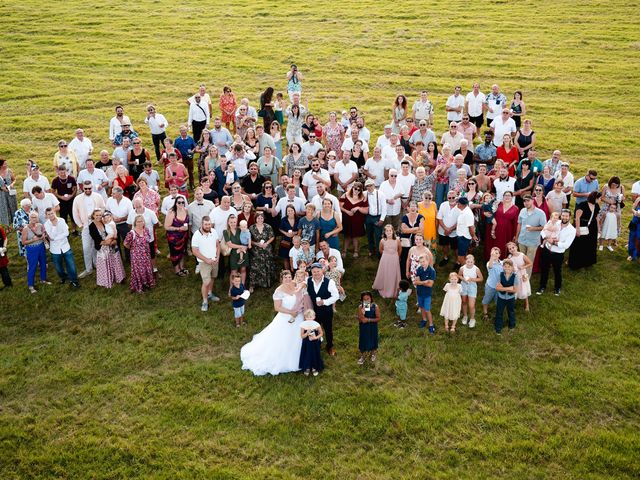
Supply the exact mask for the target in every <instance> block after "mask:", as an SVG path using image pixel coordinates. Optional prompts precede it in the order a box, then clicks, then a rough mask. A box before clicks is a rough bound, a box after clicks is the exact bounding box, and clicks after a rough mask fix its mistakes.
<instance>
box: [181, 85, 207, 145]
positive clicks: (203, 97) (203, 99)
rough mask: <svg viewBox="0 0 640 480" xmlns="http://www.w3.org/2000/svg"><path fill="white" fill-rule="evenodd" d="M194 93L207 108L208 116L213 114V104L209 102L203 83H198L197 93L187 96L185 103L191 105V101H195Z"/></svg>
mask: <svg viewBox="0 0 640 480" xmlns="http://www.w3.org/2000/svg"><path fill="white" fill-rule="evenodd" d="M196 95H197V96H199V97H200V101H201V102H202V104H203V105H206V107H207V110H208V111H209V116H211V115H212V114H213V105H212V104H211V97H210V96H209V94H208V93H207V86H206V85H205V84H204V83H201V84H200V87H199V88H198V93H195V94H193V95H191V96H190V97H189V98H187V105H191V104H192V103H193V102H195V99H196ZM196 141H197V140H196Z"/></svg>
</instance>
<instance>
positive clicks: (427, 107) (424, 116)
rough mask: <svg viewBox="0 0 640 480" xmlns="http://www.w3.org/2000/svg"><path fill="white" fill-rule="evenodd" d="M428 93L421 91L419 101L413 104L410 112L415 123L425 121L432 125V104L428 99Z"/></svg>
mask: <svg viewBox="0 0 640 480" xmlns="http://www.w3.org/2000/svg"><path fill="white" fill-rule="evenodd" d="M428 95H429V92H427V91H426V90H422V92H420V100H416V101H415V102H414V103H413V107H412V108H411V111H412V112H413V119H414V120H415V121H416V123H420V120H426V121H427V122H428V124H429V125H432V124H433V104H432V103H431V100H429V98H428Z"/></svg>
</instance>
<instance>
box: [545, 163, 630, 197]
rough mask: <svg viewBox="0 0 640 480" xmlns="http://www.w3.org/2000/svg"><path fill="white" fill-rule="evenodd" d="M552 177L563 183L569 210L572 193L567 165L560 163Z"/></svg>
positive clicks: (571, 179)
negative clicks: (558, 169)
mask: <svg viewBox="0 0 640 480" xmlns="http://www.w3.org/2000/svg"><path fill="white" fill-rule="evenodd" d="M554 177H555V179H556V181H558V180H562V181H563V186H562V191H563V192H564V194H565V195H566V196H567V208H569V204H570V203H571V192H572V191H573V173H571V172H570V171H569V164H568V163H567V162H562V163H561V164H560V171H559V172H556V174H555V175H554ZM634 200H635V198H634Z"/></svg>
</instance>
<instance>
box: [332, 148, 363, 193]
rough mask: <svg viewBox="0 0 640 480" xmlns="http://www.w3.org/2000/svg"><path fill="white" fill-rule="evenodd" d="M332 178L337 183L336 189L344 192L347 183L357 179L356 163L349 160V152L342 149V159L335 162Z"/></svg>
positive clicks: (349, 183)
mask: <svg viewBox="0 0 640 480" xmlns="http://www.w3.org/2000/svg"><path fill="white" fill-rule="evenodd" d="M333 178H334V180H335V181H336V183H337V190H338V192H340V193H344V192H346V191H347V190H348V188H349V185H351V184H352V183H353V182H355V181H356V180H357V179H358V165H356V162H354V161H353V160H351V153H350V152H348V151H346V150H343V151H342V160H341V161H339V162H337V163H336V166H335V173H334V174H333Z"/></svg>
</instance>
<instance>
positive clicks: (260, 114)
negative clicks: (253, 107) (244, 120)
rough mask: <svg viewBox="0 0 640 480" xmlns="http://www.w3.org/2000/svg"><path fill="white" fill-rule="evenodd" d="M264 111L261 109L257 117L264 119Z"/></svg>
mask: <svg viewBox="0 0 640 480" xmlns="http://www.w3.org/2000/svg"><path fill="white" fill-rule="evenodd" d="M266 113H267V112H266V111H265V110H264V108H261V109H260V110H258V116H259V117H260V118H264V116H265V115H266Z"/></svg>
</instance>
